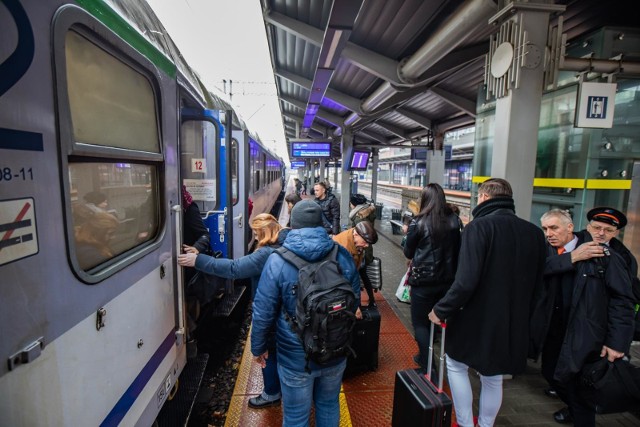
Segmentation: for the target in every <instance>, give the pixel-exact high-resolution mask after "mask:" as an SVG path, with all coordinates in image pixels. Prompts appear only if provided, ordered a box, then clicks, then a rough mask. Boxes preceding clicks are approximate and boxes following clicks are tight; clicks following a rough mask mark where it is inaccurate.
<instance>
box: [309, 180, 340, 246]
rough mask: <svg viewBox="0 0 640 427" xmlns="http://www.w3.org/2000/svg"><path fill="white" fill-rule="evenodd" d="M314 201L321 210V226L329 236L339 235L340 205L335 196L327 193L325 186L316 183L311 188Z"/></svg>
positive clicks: (322, 182)
mask: <svg viewBox="0 0 640 427" xmlns="http://www.w3.org/2000/svg"><path fill="white" fill-rule="evenodd" d="M313 194H314V195H315V196H316V198H315V201H316V203H318V204H319V205H320V207H321V208H322V226H323V227H324V229H325V230H327V233H329V235H336V234H339V233H340V203H339V202H338V199H336V196H334V195H333V194H328V193H327V184H326V183H325V182H324V181H318V182H316V183H315V185H314V186H313Z"/></svg>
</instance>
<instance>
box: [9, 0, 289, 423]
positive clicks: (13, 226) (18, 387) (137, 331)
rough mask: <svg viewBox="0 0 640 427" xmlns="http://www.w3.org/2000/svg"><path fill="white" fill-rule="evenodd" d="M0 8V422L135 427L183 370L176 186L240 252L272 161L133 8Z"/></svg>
mask: <svg viewBox="0 0 640 427" xmlns="http://www.w3.org/2000/svg"><path fill="white" fill-rule="evenodd" d="M3 6H4V7H0V28H2V37H1V38H0V53H1V55H0V61H2V62H1V63H0V70H1V72H2V75H3V78H2V82H1V83H0V152H1V153H2V155H1V156H0V159H1V160H0V171H2V174H1V176H2V179H1V180H0V189H1V196H0V217H1V218H2V221H0V236H1V237H0V241H1V244H0V277H2V283H1V285H0V337H1V339H0V356H1V357H2V358H3V360H4V362H3V363H2V364H1V366H0V394H2V396H3V398H2V399H0V425H11V426H48V425H51V426H54V425H55V426H60V425H69V426H72V425H73V426H76V425H105V426H107V425H150V424H152V423H153V421H154V419H155V418H156V416H157V414H158V412H159V411H160V409H161V408H162V406H163V404H164V403H165V402H166V400H167V398H168V396H169V394H170V393H171V391H172V389H174V388H175V385H176V382H177V379H178V377H179V375H180V373H181V371H182V370H183V368H184V366H185V364H186V363H187V357H186V344H185V330H184V328H185V316H184V310H183V301H184V292H183V287H182V285H181V271H180V269H179V268H177V264H176V254H177V252H178V251H179V250H180V226H181V224H180V212H181V209H180V201H181V193H180V191H181V190H180V188H181V185H182V184H185V185H188V186H189V188H190V189H191V190H192V192H193V193H195V194H194V196H195V199H196V202H197V203H198V204H199V206H200V209H201V210H202V211H204V212H207V213H208V215H209V222H208V227H209V231H210V233H211V241H212V242H216V248H218V249H220V250H222V251H223V252H225V255H226V256H239V255H242V254H244V253H245V252H246V248H247V244H246V243H247V237H248V234H247V233H246V230H247V220H248V219H249V218H248V217H247V214H248V207H247V200H248V198H249V197H251V198H252V200H253V203H254V209H253V212H254V213H258V212H261V211H264V210H269V209H270V208H271V207H272V206H273V204H274V201H275V198H276V197H277V196H278V195H279V194H280V191H281V189H282V180H281V176H282V160H281V159H279V158H277V157H275V156H274V155H272V154H271V153H269V152H268V151H267V150H265V149H264V147H262V145H260V144H259V142H258V141H256V138H253V137H251V136H250V135H249V132H248V131H247V130H246V129H245V127H244V125H243V124H242V123H241V122H240V120H239V119H238V118H237V117H236V116H235V115H234V114H233V112H232V110H230V109H229V107H228V105H225V103H224V102H223V101H221V100H218V99H216V98H215V97H214V96H213V95H211V94H210V93H208V92H207V91H206V89H204V88H203V85H202V84H201V83H200V81H199V80H198V78H197V77H196V76H195V74H194V73H193V72H192V71H191V70H190V68H189V67H188V66H187V65H186V64H185V63H184V61H183V60H182V57H181V56H180V55H179V53H178V51H177V49H176V48H175V46H174V45H173V43H172V42H171V40H170V38H169V37H168V36H167V35H166V31H165V30H164V28H163V27H162V25H161V24H160V23H159V22H158V21H157V19H156V18H155V15H154V14H153V12H152V11H151V9H150V7H149V6H148V5H147V4H146V3H145V2H137V1H101V0H78V1H77V2H67V1H63V0H59V1H46V2H35V1H18V0H5V1H4V2H3ZM222 111H223V112H224V113H222ZM227 147H231V150H226V148H227ZM102 198H104V199H105V200H104V201H103V200H100V199H102Z"/></svg>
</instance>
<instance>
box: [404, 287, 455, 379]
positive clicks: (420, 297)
mask: <svg viewBox="0 0 640 427" xmlns="http://www.w3.org/2000/svg"><path fill="white" fill-rule="evenodd" d="M449 287H450V285H449V284H444V285H442V284H440V285H439V284H433V285H425V286H412V287H411V325H413V333H414V335H415V338H416V341H417V342H418V363H419V364H420V366H421V367H423V368H425V369H426V367H427V358H428V357H429V338H430V336H431V321H430V320H429V313H430V312H431V310H432V309H433V306H434V305H436V303H437V302H438V301H440V299H441V298H442V297H443V296H444V295H445V294H446V293H447V290H448V289H449Z"/></svg>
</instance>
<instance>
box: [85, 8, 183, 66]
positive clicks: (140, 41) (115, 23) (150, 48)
mask: <svg viewBox="0 0 640 427" xmlns="http://www.w3.org/2000/svg"><path fill="white" fill-rule="evenodd" d="M76 2H77V3H78V4H79V5H80V6H82V7H83V8H84V9H85V10H86V11H87V12H89V13H90V14H91V15H93V16H94V17H95V18H96V19H98V20H99V21H100V22H102V23H103V24H104V25H106V26H107V27H109V28H110V29H111V30H113V32H115V33H116V34H117V35H119V36H120V37H121V38H122V39H123V40H124V41H126V42H127V43H129V44H130V45H131V46H132V47H133V48H134V49H136V50H137V51H138V52H140V53H141V54H142V55H144V56H145V57H146V58H148V59H149V60H150V61H151V62H153V63H154V64H155V65H156V67H158V68H159V69H161V70H162V71H164V72H165V73H167V75H169V77H171V78H175V77H176V66H175V64H174V63H173V62H171V60H170V59H169V58H167V57H166V55H165V54H164V53H162V52H161V51H160V50H158V49H157V48H156V47H155V46H154V45H152V44H151V43H149V41H147V39H145V38H144V37H143V36H142V35H141V34H140V33H138V31H137V30H135V29H134V28H133V27H131V25H129V23H127V21H126V20H125V19H123V18H122V17H121V16H120V15H118V14H117V13H116V12H115V11H114V10H113V9H111V8H110V7H109V6H107V5H106V4H105V3H104V2H102V1H100V0H76Z"/></svg>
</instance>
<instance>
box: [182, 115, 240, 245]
mask: <svg viewBox="0 0 640 427" xmlns="http://www.w3.org/2000/svg"><path fill="white" fill-rule="evenodd" d="M224 132H225V129H224V128H223V127H222V125H221V123H220V121H219V116H218V112H217V111H214V110H207V109H195V108H183V109H182V111H181V127H180V141H181V143H180V175H181V183H182V185H184V186H185V187H186V188H187V191H189V193H191V197H192V198H193V201H194V202H195V203H196V204H197V205H198V208H199V209H200V212H201V213H202V215H203V220H204V223H205V226H206V227H207V228H208V229H209V234H210V237H211V248H212V250H213V251H220V252H221V253H222V256H224V257H227V256H228V254H229V250H228V246H229V244H228V241H229V239H228V237H227V234H228V231H227V221H228V220H229V215H228V213H229V207H228V203H227V200H229V197H227V191H226V187H227V185H226V184H227V182H228V178H227V176H226V175H227V174H226V172H227V168H226V166H225V165H226V161H225V157H226V150H225V144H224V138H225V133H224Z"/></svg>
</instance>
